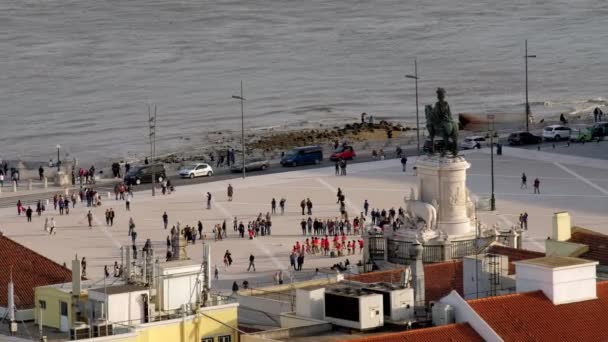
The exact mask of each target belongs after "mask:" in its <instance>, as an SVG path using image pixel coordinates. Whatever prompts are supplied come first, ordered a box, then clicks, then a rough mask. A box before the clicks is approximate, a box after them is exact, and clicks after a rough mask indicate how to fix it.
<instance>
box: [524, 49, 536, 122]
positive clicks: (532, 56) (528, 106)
mask: <svg viewBox="0 0 608 342" xmlns="http://www.w3.org/2000/svg"><path fill="white" fill-rule="evenodd" d="M528 58H536V55H528V40H527V39H526V46H525V52H524V60H525V61H526V132H528V131H529V129H530V127H529V126H530V102H528Z"/></svg>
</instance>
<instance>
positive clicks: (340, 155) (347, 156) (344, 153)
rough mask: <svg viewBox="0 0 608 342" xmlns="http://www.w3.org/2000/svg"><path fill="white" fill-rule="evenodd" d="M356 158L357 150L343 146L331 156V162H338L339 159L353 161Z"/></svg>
mask: <svg viewBox="0 0 608 342" xmlns="http://www.w3.org/2000/svg"><path fill="white" fill-rule="evenodd" d="M356 156H357V154H356V153H355V149H354V148H353V147H352V146H350V145H342V146H340V147H338V148H337V149H336V150H335V151H334V153H332V154H331V156H330V157H329V159H330V160H331V161H336V160H338V159H344V160H352V159H353V158H355V157H356Z"/></svg>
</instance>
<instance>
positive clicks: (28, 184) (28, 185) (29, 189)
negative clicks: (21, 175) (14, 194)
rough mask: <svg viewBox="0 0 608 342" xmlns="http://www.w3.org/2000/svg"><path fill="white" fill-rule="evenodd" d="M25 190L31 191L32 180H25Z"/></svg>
mask: <svg viewBox="0 0 608 342" xmlns="http://www.w3.org/2000/svg"><path fill="white" fill-rule="evenodd" d="M27 190H28V191H32V180H31V179H28V180H27Z"/></svg>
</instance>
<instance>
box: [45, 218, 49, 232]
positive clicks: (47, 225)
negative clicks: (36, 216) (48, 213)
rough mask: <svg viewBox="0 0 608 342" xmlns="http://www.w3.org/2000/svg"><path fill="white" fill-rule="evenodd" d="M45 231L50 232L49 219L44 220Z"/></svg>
mask: <svg viewBox="0 0 608 342" xmlns="http://www.w3.org/2000/svg"><path fill="white" fill-rule="evenodd" d="M44 231H45V232H48V231H49V218H48V217H47V218H45V219H44Z"/></svg>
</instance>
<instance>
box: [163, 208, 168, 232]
mask: <svg viewBox="0 0 608 342" xmlns="http://www.w3.org/2000/svg"><path fill="white" fill-rule="evenodd" d="M168 225H169V215H167V212H166V211H165V212H164V213H163V226H164V227H165V229H167V226H168Z"/></svg>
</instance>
